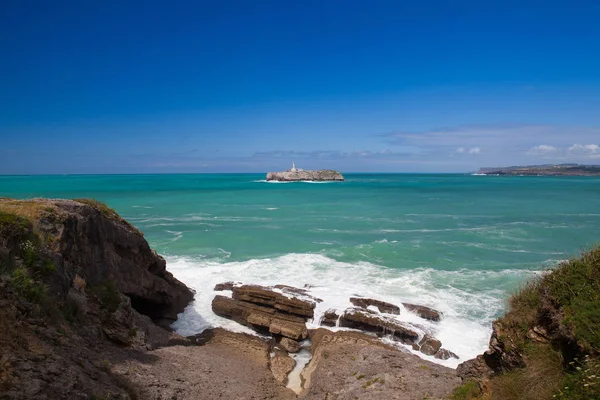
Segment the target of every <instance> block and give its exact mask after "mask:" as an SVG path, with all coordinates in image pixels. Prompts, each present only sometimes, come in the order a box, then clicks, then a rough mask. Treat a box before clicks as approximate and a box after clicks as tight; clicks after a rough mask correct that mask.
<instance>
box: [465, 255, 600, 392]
mask: <svg viewBox="0 0 600 400" xmlns="http://www.w3.org/2000/svg"><path fill="white" fill-rule="evenodd" d="M457 372H458V374H459V375H460V376H461V377H462V378H463V382H464V385H463V388H462V389H461V390H464V393H469V395H468V397H463V398H465V399H466V398H470V399H502V400H517V399H519V400H529V399H530V400H541V399H569V400H578V399H581V400H583V399H600V247H596V248H594V249H592V250H591V251H589V252H586V253H584V254H583V255H581V256H580V257H578V258H574V259H572V260H570V261H567V262H564V263H562V264H561V265H560V266H558V267H557V268H556V269H554V270H553V271H551V272H550V273H548V274H546V275H544V276H542V277H540V278H538V279H536V280H533V281H532V282H530V283H529V284H528V285H527V286H524V287H523V288H522V289H521V290H520V291H519V292H518V293H517V294H515V295H514V296H512V297H511V298H510V299H509V311H508V313H507V314H506V315H505V316H503V317H501V318H499V319H498V320H496V321H495V322H494V324H493V333H492V337H491V338H490V345H489V349H488V350H487V351H486V352H485V353H484V354H482V355H480V356H478V357H477V358H476V359H474V360H469V361H467V362H465V363H463V364H461V365H459V366H458V369H457Z"/></svg>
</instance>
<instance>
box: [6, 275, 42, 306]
mask: <svg viewBox="0 0 600 400" xmlns="http://www.w3.org/2000/svg"><path fill="white" fill-rule="evenodd" d="M11 278H12V286H13V288H14V289H15V290H16V291H17V293H19V294H20V295H21V296H23V297H25V298H26V299H27V300H29V301H31V302H34V303H38V304H39V303H41V302H42V301H43V300H45V298H46V294H47V289H46V286H45V285H44V284H43V283H41V282H39V281H38V280H36V279H34V278H33V277H32V276H31V275H30V273H29V270H28V269H27V268H26V267H19V268H16V269H14V270H13V271H12V273H11Z"/></svg>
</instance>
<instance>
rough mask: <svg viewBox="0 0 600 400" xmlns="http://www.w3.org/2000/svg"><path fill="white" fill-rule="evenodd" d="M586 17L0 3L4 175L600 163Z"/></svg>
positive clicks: (291, 4)
mask: <svg viewBox="0 0 600 400" xmlns="http://www.w3.org/2000/svg"><path fill="white" fill-rule="evenodd" d="M598 21H600V2H599V1H597V0H594V1H580V0H572V1H553V0H546V1H531V0H521V1H512V0H505V1H496V0H489V1H481V0H478V1H461V0H454V1H441V0H440V1H427V0H424V1H418V2H417V1H397V0H396V1H379V0H370V1H366V0H365V1H354V0H344V1H337V0H320V1H312V0H304V1H281V0H277V1H262V0H253V1H250V0H248V1H227V0H223V1H210V2H208V1H184V0H181V1H144V2H142V1H135V2H133V1H127V0H122V1H112V0H106V1H92V0H72V1H61V0H56V1H52V2H49V1H45V0H44V1H29V0H3V1H1V2H0V174H75V173H86V174H87V173H100V174H101V173H178V172H193V173H213V172H266V171H272V170H283V169H287V168H289V167H291V163H292V161H295V162H296V164H297V166H298V167H299V168H305V169H311V168H315V169H317V168H332V169H338V170H340V171H342V172H470V171H475V170H477V169H478V168H480V167H488V166H506V165H517V164H519V165H521V164H546V163H564V162H577V163H585V164H600V23H599V22H598Z"/></svg>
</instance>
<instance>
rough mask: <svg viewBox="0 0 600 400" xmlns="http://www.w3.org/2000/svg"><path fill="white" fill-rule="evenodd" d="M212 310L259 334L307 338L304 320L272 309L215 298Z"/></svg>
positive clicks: (295, 338) (223, 297)
mask: <svg viewBox="0 0 600 400" xmlns="http://www.w3.org/2000/svg"><path fill="white" fill-rule="evenodd" d="M212 310H213V312H214V313H215V314H217V315H219V316H221V317H225V318H229V319H232V320H234V321H236V322H237V323H240V324H242V325H246V326H248V327H250V328H253V329H255V330H257V331H259V332H269V333H272V334H276V335H281V336H285V337H287V338H290V339H293V340H302V339H305V338H306V337H307V336H308V330H307V329H306V320H305V319H304V318H302V317H300V316H295V315H291V314H287V313H283V312H279V311H277V310H276V309H274V308H270V307H266V306H261V305H258V304H253V303H250V302H247V301H242V300H237V299H232V298H229V297H225V296H215V298H214V299H213V301H212Z"/></svg>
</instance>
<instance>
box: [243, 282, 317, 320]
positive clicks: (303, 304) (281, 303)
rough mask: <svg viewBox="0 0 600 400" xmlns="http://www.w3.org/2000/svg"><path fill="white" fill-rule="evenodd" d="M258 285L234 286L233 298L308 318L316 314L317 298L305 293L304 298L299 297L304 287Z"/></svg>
mask: <svg viewBox="0 0 600 400" xmlns="http://www.w3.org/2000/svg"><path fill="white" fill-rule="evenodd" d="M276 289H277V290H279V291H281V293H279V292H276V291H274V290H273V288H269V287H265V286H258V285H242V286H236V287H234V288H233V298H234V299H235V300H241V301H245V302H249V303H254V304H260V305H265V306H269V307H273V308H274V309H276V310H280V311H283V312H286V313H289V314H295V315H299V316H302V317H306V318H312V317H313V316H314V310H315V306H316V299H314V298H311V297H309V296H306V295H305V298H304V299H301V298H299V296H301V295H303V293H301V292H299V291H302V289H298V288H291V287H290V286H283V285H279V287H277V288H276Z"/></svg>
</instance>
